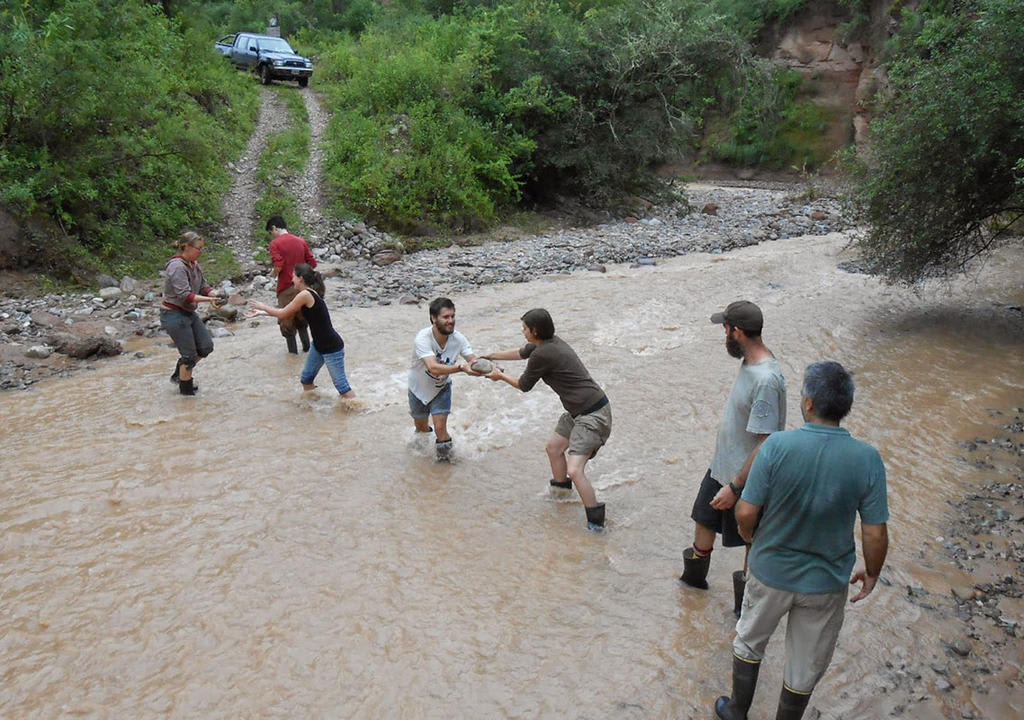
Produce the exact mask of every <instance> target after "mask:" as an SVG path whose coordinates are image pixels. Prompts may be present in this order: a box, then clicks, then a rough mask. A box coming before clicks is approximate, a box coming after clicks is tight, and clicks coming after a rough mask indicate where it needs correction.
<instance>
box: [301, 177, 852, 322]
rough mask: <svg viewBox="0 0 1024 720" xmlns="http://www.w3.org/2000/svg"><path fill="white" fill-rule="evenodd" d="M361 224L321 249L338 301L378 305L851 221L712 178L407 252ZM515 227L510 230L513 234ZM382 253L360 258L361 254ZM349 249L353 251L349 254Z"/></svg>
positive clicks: (826, 203)
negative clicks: (593, 217)
mask: <svg viewBox="0 0 1024 720" xmlns="http://www.w3.org/2000/svg"><path fill="white" fill-rule="evenodd" d="M362 227H365V226H353V227H352V228H349V229H348V230H351V232H352V234H351V236H346V235H345V234H344V232H348V230H346V231H344V232H343V233H342V234H341V235H328V236H327V237H326V238H325V239H324V240H323V241H322V244H321V245H320V246H319V247H317V248H314V254H317V255H318V257H321V258H323V259H324V260H325V264H327V265H329V266H333V267H327V268H325V269H326V270H327V273H326V274H331V275H334V277H335V278H336V279H335V280H334V281H333V282H332V283H331V284H332V289H334V290H336V291H337V294H336V295H334V296H333V297H332V304H342V305H357V306H369V305H373V304H385V305H386V304H389V303H391V302H395V301H404V302H408V301H410V300H413V301H414V300H415V299H420V300H423V299H427V298H430V297H433V296H435V295H437V294H441V293H457V292H464V291H467V290H471V289H472V288H475V287H478V286H480V285H487V284H493V283H503V282H526V281H528V280H532V279H534V278H537V277H539V276H542V275H546V274H551V273H571V272H575V271H579V270H591V271H603V270H604V266H605V265H606V264H609V263H635V264H640V265H643V264H653V263H654V258H658V257H670V256H675V255H682V254H684V253H689V252H713V253H721V252H726V251H728V250H731V249H734V248H738V247H743V246H746V245H756V244H758V243H760V242H765V241H770V240H777V239H785V238H788V237H794V236H799V235H808V234H811V235H823V234H827V233H831V232H836V231H840V230H846V229H848V228H850V223H849V222H848V220H847V219H846V218H845V217H844V215H843V213H842V208H841V206H840V204H839V202H838V201H837V200H836V199H834V198H828V197H819V198H809V197H808V196H807V195H806V194H805V193H804V191H803V188H801V189H800V190H799V191H796V192H794V191H793V190H792V189H790V190H788V191H787V190H779V189H765V188H725V187H707V188H702V189H696V190H692V191H690V192H688V193H687V198H686V201H683V202H678V203H675V204H672V205H669V206H664V207H657V208H652V209H651V212H650V213H649V214H648V215H647V216H646V217H643V218H636V217H626V218H623V219H621V220H617V221H614V222H608V223H603V224H599V225H596V226H594V227H585V228H571V229H568V230H563V231H559V232H555V233H550V234H544V235H539V236H522V235H518V236H517V234H516V233H511V235H512V237H513V238H515V239H514V240H512V241H507V240H505V241H502V240H494V239H492V240H488V241H486V242H484V243H483V244H481V245H476V246H470V247H465V246H453V247H449V248H443V249H439V250H425V251H421V252H417V253H415V254H411V255H403V254H402V246H401V243H399V242H397V241H395V240H394V239H393V238H390V237H388V236H387V234H386V233H380V232H378V231H374V230H372V229H369V228H367V229H366V231H365V232H364V231H363V230H362ZM508 235H509V233H508V232H507V230H506V232H505V236H506V237H507V236H508ZM366 258H370V259H372V262H371V263H369V264H367V263H365V262H355V261H354V260H356V259H366ZM346 259H348V261H346Z"/></svg>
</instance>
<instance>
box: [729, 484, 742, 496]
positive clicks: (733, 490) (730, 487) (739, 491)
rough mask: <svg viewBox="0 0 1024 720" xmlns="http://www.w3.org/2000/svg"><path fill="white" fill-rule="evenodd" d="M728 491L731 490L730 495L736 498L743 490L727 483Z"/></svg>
mask: <svg viewBox="0 0 1024 720" xmlns="http://www.w3.org/2000/svg"><path fill="white" fill-rule="evenodd" d="M729 489H730V490H732V494H733V495H735V496H736V497H737V498H738V497H739V496H740V495H742V494H743V489H742V488H738V487H736V485H735V484H734V483H729Z"/></svg>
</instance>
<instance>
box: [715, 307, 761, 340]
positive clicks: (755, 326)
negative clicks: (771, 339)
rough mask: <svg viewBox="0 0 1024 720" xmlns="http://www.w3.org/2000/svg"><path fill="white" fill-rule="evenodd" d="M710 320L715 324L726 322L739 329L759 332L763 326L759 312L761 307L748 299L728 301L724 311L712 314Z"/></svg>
mask: <svg viewBox="0 0 1024 720" xmlns="http://www.w3.org/2000/svg"><path fill="white" fill-rule="evenodd" d="M711 322H713V323H714V324H715V325H723V324H725V323H728V324H729V325H735V326H736V327H738V328H740V329H741V330H751V331H753V332H761V328H762V327H764V316H763V315H762V314H761V308H759V307H758V306H757V305H755V304H754V303H752V302H750V301H749V300H737V301H736V302H733V303H729V306H728V307H727V308H725V311H724V312H717V313H715V314H714V315H712V316H711Z"/></svg>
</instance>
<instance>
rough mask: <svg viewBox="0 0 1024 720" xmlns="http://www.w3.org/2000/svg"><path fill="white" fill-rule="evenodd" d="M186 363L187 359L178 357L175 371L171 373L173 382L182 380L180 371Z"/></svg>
mask: <svg viewBox="0 0 1024 720" xmlns="http://www.w3.org/2000/svg"><path fill="white" fill-rule="evenodd" d="M184 364H185V361H184V360H182V359H181V358H178V362H176V363H175V364H174V372H172V373H171V382H172V383H176V382H178V381H179V380H181V377H180V376H179V373H180V372H181V366H182V365H184Z"/></svg>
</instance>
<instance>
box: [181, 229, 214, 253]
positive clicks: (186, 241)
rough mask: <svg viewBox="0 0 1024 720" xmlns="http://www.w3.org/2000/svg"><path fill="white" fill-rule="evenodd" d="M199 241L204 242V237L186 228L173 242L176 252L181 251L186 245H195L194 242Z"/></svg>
mask: <svg viewBox="0 0 1024 720" xmlns="http://www.w3.org/2000/svg"><path fill="white" fill-rule="evenodd" d="M199 241H202V242H206V239H205V238H203V236H202V235H200V234H199V233H197V232H195V231H193V230H186V231H185V232H183V233H182V234H181V237H179V238H178V242H176V243H175V244H174V248H175V250H177V251H178V252H181V251H182V250H184V249H185V248H187V247H195V246H196V243H197V242H199Z"/></svg>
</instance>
